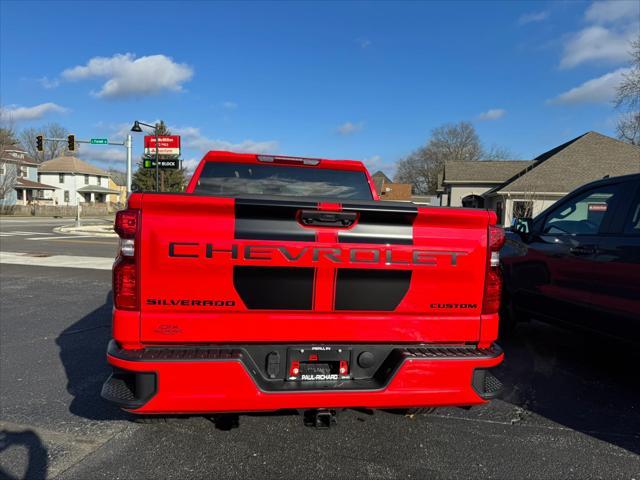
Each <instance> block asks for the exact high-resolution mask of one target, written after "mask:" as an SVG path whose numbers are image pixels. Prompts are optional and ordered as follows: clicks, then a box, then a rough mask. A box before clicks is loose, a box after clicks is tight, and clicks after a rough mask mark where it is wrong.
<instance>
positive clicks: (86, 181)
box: [84, 175, 89, 185]
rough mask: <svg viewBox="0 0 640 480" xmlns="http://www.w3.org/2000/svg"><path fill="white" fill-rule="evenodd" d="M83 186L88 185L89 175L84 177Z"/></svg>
mask: <svg viewBox="0 0 640 480" xmlns="http://www.w3.org/2000/svg"><path fill="white" fill-rule="evenodd" d="M84 184H85V185H89V175H85V176H84Z"/></svg>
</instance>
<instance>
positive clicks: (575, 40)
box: [560, 25, 637, 68]
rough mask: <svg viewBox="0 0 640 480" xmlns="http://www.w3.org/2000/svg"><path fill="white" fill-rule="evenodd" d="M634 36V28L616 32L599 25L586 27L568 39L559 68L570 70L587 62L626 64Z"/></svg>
mask: <svg viewBox="0 0 640 480" xmlns="http://www.w3.org/2000/svg"><path fill="white" fill-rule="evenodd" d="M634 35H637V29H636V28H627V29H625V30H624V31H622V32H616V31H614V30H612V29H609V28H605V27H603V26H601V25H593V26H590V27H587V28H585V29H583V30H581V31H579V32H578V33H575V34H574V35H572V36H571V37H570V39H569V41H568V42H567V43H566V45H565V47H564V53H563V55H562V59H561V60H560V67H561V68H572V67H575V66H577V65H580V64H582V63H587V62H606V63H622V62H626V61H628V60H629V50H630V48H631V40H632V39H633V37H634Z"/></svg>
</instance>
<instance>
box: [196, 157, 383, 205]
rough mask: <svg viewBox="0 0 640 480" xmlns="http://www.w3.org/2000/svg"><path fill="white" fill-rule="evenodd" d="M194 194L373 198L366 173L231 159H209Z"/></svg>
mask: <svg viewBox="0 0 640 480" xmlns="http://www.w3.org/2000/svg"><path fill="white" fill-rule="evenodd" d="M195 193H200V194H205V195H219V196H228V197H236V196H242V195H284V196H290V197H315V198H339V199H350V200H373V197H372V195H371V190H370V189H369V183H368V182H367V177H366V175H365V174H364V172H357V171H349V170H327V169H323V168H308V167H290V166H280V165H256V164H253V163H251V164H246V163H231V162H207V163H206V164H205V165H204V168H203V169H202V173H201V174H200V178H199V179H198V184H197V185H196V188H195Z"/></svg>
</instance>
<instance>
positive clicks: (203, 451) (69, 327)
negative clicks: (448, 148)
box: [0, 219, 640, 479]
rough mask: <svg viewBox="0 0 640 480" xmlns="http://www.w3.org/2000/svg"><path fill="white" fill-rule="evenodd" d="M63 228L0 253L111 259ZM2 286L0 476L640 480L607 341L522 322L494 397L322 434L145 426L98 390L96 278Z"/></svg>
mask: <svg viewBox="0 0 640 480" xmlns="http://www.w3.org/2000/svg"><path fill="white" fill-rule="evenodd" d="M64 223H68V221H65V220H38V221H34V220H28V219H25V220H13V219H11V220H8V221H5V220H4V219H2V220H0V247H1V250H2V252H31V253H36V254H41V255H51V256H54V255H67V256H72V257H73V256H83V257H86V256H90V257H96V258H98V259H100V258H102V259H106V258H111V257H112V256H113V252H114V250H115V246H116V241H115V239H110V238H106V239H105V238H92V237H84V238H76V237H72V236H68V235H59V234H55V233H53V231H52V230H53V228H54V227H55V226H58V225H61V224H64ZM12 232H13V233H12ZM16 232H18V233H16ZM25 232H26V233H25ZM38 237H39V239H36V238H38ZM48 237H52V238H48ZM45 238H46V239H45ZM34 258H38V257H34ZM41 258H46V257H41ZM0 287H1V299H0V322H1V324H0V325H1V328H0V344H1V349H0V386H1V389H0V405H1V415H0V431H1V433H0V478H1V479H4V478H8V479H13V478H30V479H31V478H33V479H40V478H59V479H87V478H92V479H94V478H105V479H107V478H108V479H112V478H121V479H128V478H136V479H146V478H150V479H158V478H212V477H222V478H226V477H233V478H237V477H251V478H276V477H278V478H319V477H328V478H346V477H352V478H426V477H429V478H465V477H472V478H478V477H481V478H563V479H564V478H580V479H589V478H627V479H631V478H636V479H638V478H640V434H639V432H640V403H639V401H638V398H640V395H639V393H640V388H639V387H638V381H637V379H638V373H637V364H638V363H637V357H633V356H631V354H630V352H628V351H627V350H625V349H622V348H620V346H616V345H608V344H603V343H601V342H598V341H597V340H594V339H593V338H588V337H583V336H580V335H577V334H574V333H569V332H565V331H562V330H559V329H555V328H552V327H548V326H545V325H543V324H540V323H536V322H533V323H531V324H526V325H521V326H519V327H518V329H517V330H516V333H515V335H514V337H513V338H511V339H508V340H505V341H503V342H502V344H503V346H504V348H505V352H506V361H505V363H504V365H503V366H502V367H501V368H500V370H499V371H498V372H497V374H498V376H499V377H501V379H502V380H503V382H504V383H505V385H506V390H505V393H504V395H503V397H502V399H501V400H496V401H494V402H492V403H490V404H488V405H485V406H481V407H476V408H473V409H471V410H463V409H458V408H443V409H439V410H437V411H436V413H435V414H432V415H427V416H416V417H413V418H410V417H404V416H401V415H397V414H392V413H387V412H375V413H373V412H367V411H354V410H348V411H344V412H340V414H339V415H338V425H337V426H336V427H334V428H332V429H330V430H323V431H320V430H313V429H309V428H307V427H304V426H303V424H302V420H301V418H300V417H299V416H297V415H295V414H293V413H290V412H285V413H283V414H278V415H274V414H271V415H242V416H241V417H240V424H239V427H238V428H233V429H228V428H226V425H225V424H224V422H221V421H219V422H218V423H216V422H215V421H214V419H212V418H205V417H191V418H176V419H173V420H172V421H170V422H168V423H165V424H152V425H144V424H138V423H135V422H133V421H132V417H131V416H130V415H129V414H126V413H123V412H121V411H120V410H118V409H116V408H114V407H112V406H111V405H109V404H107V403H105V402H103V401H102V400H101V399H100V396H99V392H100V387H101V384H102V382H103V381H104V380H105V378H106V377H107V376H108V374H109V369H108V368H107V366H106V364H105V358H104V352H105V348H106V345H107V342H108V339H109V328H110V325H109V322H110V311H111V306H112V303H111V294H110V272H109V271H108V270H99V269H94V268H66V267H42V266H38V265H33V264H29V265H16V264H6V263H3V264H0Z"/></svg>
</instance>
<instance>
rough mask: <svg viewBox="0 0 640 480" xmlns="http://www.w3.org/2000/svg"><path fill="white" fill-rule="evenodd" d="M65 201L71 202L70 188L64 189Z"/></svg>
mask: <svg viewBox="0 0 640 480" xmlns="http://www.w3.org/2000/svg"><path fill="white" fill-rule="evenodd" d="M64 201H65V203H69V190H65V191H64Z"/></svg>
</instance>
